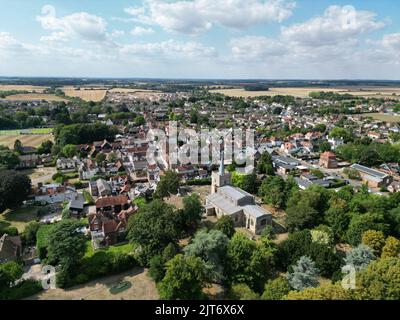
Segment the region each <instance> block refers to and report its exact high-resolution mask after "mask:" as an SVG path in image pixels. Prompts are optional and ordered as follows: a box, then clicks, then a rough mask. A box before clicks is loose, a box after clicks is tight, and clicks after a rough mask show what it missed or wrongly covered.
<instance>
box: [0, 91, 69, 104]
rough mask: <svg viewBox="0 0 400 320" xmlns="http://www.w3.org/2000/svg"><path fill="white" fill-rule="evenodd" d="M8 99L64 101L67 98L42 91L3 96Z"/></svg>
mask: <svg viewBox="0 0 400 320" xmlns="http://www.w3.org/2000/svg"><path fill="white" fill-rule="evenodd" d="M5 99H6V100H9V101H41V100H46V101H64V102H68V100H66V99H63V98H61V97H58V96H56V95H55V94H44V93H28V94H14V95H11V96H7V97H6V98H5Z"/></svg>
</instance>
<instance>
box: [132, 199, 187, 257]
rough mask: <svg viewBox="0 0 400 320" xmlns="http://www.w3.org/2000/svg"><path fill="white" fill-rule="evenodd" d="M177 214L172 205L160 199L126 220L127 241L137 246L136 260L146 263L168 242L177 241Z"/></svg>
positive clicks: (178, 233)
mask: <svg viewBox="0 0 400 320" xmlns="http://www.w3.org/2000/svg"><path fill="white" fill-rule="evenodd" d="M178 227H179V225H178V223H177V215H176V213H175V212H174V210H173V207H172V206H170V205H168V204H166V203H164V202H163V201H161V200H153V201H152V202H151V203H149V204H148V205H146V206H145V207H143V208H141V209H140V210H139V212H138V213H137V214H135V215H134V216H132V217H131V218H130V219H129V220H128V226H127V230H128V235H127V238H128V239H129V241H130V242H131V243H132V244H133V245H134V246H136V247H137V255H138V260H139V262H140V263H141V264H143V265H148V263H149V261H150V259H151V258H152V257H153V256H155V255H157V254H160V253H161V252H162V251H163V250H164V248H165V247H166V246H167V245H169V244H170V243H177V241H178V239H179V235H180V230H179V228H178Z"/></svg>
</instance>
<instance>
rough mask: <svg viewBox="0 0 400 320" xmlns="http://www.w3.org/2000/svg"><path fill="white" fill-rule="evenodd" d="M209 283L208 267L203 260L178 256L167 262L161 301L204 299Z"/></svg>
mask: <svg viewBox="0 0 400 320" xmlns="http://www.w3.org/2000/svg"><path fill="white" fill-rule="evenodd" d="M208 281H209V279H208V275H207V267H206V265H205V263H204V261H203V260H202V259H201V258H198V257H194V256H184V255H181V254H178V255H176V256H175V257H174V258H173V259H172V260H170V261H168V262H167V271H166V274H165V277H164V279H163V280H162V281H161V282H160V283H159V285H158V291H159V294H160V298H161V299H167V300H178V299H179V300H196V299H202V298H204V294H203V292H202V290H203V288H204V287H206V285H207V283H208Z"/></svg>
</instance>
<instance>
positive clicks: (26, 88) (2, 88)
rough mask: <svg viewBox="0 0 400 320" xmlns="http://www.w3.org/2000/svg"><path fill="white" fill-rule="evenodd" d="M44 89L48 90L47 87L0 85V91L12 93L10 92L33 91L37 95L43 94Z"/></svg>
mask: <svg viewBox="0 0 400 320" xmlns="http://www.w3.org/2000/svg"><path fill="white" fill-rule="evenodd" d="M46 89H48V87H42V86H25V85H8V84H7V85H2V84H0V91H12V90H17V91H19V90H20V91H29V92H33V91H35V92H37V93H43V91H44V90H46Z"/></svg>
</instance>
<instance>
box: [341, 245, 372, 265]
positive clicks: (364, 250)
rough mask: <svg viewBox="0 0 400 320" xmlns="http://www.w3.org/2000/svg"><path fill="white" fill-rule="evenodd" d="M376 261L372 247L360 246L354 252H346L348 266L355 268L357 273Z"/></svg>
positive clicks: (345, 260)
mask: <svg viewBox="0 0 400 320" xmlns="http://www.w3.org/2000/svg"><path fill="white" fill-rule="evenodd" d="M373 260H375V256H374V254H373V252H372V249H371V248H370V247H367V246H366V245H364V244H360V245H359V246H358V247H356V248H354V249H353V250H351V251H349V252H346V258H345V259H344V262H345V264H346V265H351V266H353V267H354V268H355V269H356V271H360V270H363V269H365V268H366V267H367V266H368V265H369V264H370V263H371V261H373Z"/></svg>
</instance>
